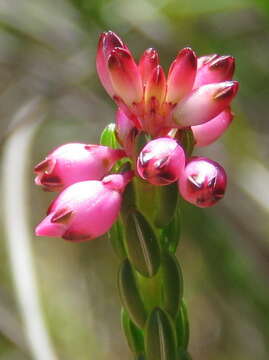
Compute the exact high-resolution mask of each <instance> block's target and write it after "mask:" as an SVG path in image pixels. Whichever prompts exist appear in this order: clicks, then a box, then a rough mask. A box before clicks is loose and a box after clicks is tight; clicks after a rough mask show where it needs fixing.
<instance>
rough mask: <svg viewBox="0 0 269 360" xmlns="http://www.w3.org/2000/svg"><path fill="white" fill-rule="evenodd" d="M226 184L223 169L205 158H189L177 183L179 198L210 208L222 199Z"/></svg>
mask: <svg viewBox="0 0 269 360" xmlns="http://www.w3.org/2000/svg"><path fill="white" fill-rule="evenodd" d="M226 184H227V177H226V173H225V170H224V169H223V167H222V166H220V165H219V164H218V163H217V162H216V161H213V160H210V159H207V158H205V157H192V158H190V159H189V161H188V163H187V165H186V167H185V170H184V172H183V174H182V176H181V177H180V178H179V181H178V186H179V191H180V194H181V196H182V197H183V198H184V199H185V200H186V201H188V202H190V203H192V204H194V205H196V206H199V207H209V206H212V205H214V204H215V203H216V202H217V201H219V200H220V199H222V198H223V196H224V193H225V190H226Z"/></svg>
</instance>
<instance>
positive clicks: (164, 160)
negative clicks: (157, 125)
mask: <svg viewBox="0 0 269 360" xmlns="http://www.w3.org/2000/svg"><path fill="white" fill-rule="evenodd" d="M184 167H185V153H184V150H183V149H182V147H181V146H180V145H179V144H178V143H177V141H176V140H174V139H171V138H168V137H167V138H159V139H155V140H152V141H150V142H149V143H147V145H146V146H145V147H144V148H143V150H142V151H141V152H140V154H139V157H138V159H137V171H138V173H139V175H140V176H141V177H142V178H143V179H144V180H147V181H148V182H149V183H151V184H153V185H168V184H171V183H173V182H175V181H177V180H178V178H179V177H180V175H181V173H182V172H183V170H184Z"/></svg>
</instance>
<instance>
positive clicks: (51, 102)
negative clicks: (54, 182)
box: [0, 0, 269, 360]
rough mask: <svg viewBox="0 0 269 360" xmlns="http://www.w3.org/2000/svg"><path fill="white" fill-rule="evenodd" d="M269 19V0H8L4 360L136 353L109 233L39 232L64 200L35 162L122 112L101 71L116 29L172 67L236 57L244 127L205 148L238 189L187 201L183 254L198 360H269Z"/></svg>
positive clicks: (0, 258) (1, 290)
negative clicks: (206, 200) (102, 54)
mask: <svg viewBox="0 0 269 360" xmlns="http://www.w3.org/2000/svg"><path fill="white" fill-rule="evenodd" d="M268 19H269V2H268V1H267V0H256V1H255V0H218V1H212V0H205V1H199V0H188V1H187V0H184V1H183V0H178V1H174V0H136V1H129V0H126V1H124V0H69V1H68V0H24V1H23V0H1V1H0V130H1V131H0V137H1V155H0V156H1V162H2V168H1V169H2V170H1V174H2V179H1V200H2V201H1V214H2V215H1V222H0V223H1V227H0V229H1V240H2V241H1V252H0V360H17V359H18V360H28V359H38V360H43V359H44V360H56V359H60V360H71V359H72V360H73V359H78V360H86V359H95V360H113V359H115V360H116V359H131V358H132V356H131V354H130V353H129V351H128V349H127V345H126V343H125V339H124V337H123V335H122V333H121V330H120V325H119V323H120V321H119V318H120V303H119V298H118V294H117V289H116V274H117V268H118V260H117V258H116V257H115V255H114V254H113V252H112V249H111V246H110V244H109V242H108V240H107V239H106V238H103V239H100V240H99V239H98V240H95V241H92V242H90V243H85V244H70V243H67V242H64V241H62V240H59V239H46V238H36V237H34V235H33V228H34V225H35V224H37V223H38V221H39V220H40V219H41V218H42V217H43V215H44V213H45V209H46V208H47V206H48V204H49V202H50V200H51V199H52V198H53V195H51V194H47V193H43V192H42V191H41V190H40V189H37V188H35V187H34V185H33V176H32V167H33V165H34V164H35V163H37V162H39V161H40V160H41V159H42V158H44V156H45V155H46V154H47V153H48V152H49V151H50V150H51V149H52V148H53V147H55V146H57V145H60V144H62V143H66V142H69V141H74V142H87V143H94V142H96V141H98V136H99V134H100V132H101V129H102V128H103V127H104V126H105V125H106V124H108V123H109V122H112V121H114V112H115V105H114V104H113V102H112V101H111V100H110V98H109V97H108V96H107V94H106V93H105V91H104V90H103V89H102V87H101V85H100V83H99V80H98V78H97V75H96V71H95V53H96V45H97V41H98V37H99V34H100V32H102V31H104V30H109V29H111V30H113V31H115V32H117V33H118V34H119V35H120V36H121V37H122V38H123V39H124V40H125V41H126V42H127V43H128V45H129V47H130V49H131V50H132V51H133V53H134V54H135V56H136V58H138V56H139V54H141V53H142V52H143V51H144V49H145V48H147V47H155V48H157V49H158V50H159V53H160V57H161V62H162V64H163V65H164V67H165V69H166V70H167V69H168V66H169V63H170V62H171V61H172V60H173V58H174V57H175V55H176V53H177V51H178V50H179V49H181V48H182V47H185V46H191V47H192V48H193V49H194V50H195V51H196V53H197V54H198V55H203V54H208V53H213V52H216V53H220V54H232V55H233V56H235V57H236V61H237V68H236V75H235V78H236V80H239V81H240V84H241V88H240V92H239V95H238V97H237V100H236V101H235V102H234V106H233V110H234V112H235V114H236V116H235V119H234V122H233V124H232V126H231V128H230V130H229V131H228V132H227V134H225V136H224V137H223V138H222V139H221V141H219V142H218V143H216V144H214V145H212V146H210V147H208V148H206V149H204V150H202V151H201V150H198V151H196V153H199V154H204V155H207V156H209V157H211V158H213V159H215V160H217V161H219V162H220V163H221V164H223V165H224V167H225V169H226V170H227V173H228V176H229V187H228V191H227V195H226V197H225V199H224V200H223V201H222V202H221V203H220V204H219V205H217V206H216V207H214V208H212V209H207V210H201V209H196V208H194V207H193V206H188V205H186V204H182V207H183V235H182V239H181V243H180V246H179V249H178V252H177V255H178V257H179V259H180V261H181V263H182V267H183V272H184V277H185V297H186V301H187V303H188V307H189V315H190V322H191V343H190V352H191V354H192V355H193V359H194V360H216V359H218V360H226V359H227V360H228V359H229V360H253V359H257V360H267V359H268V358H269V342H268V338H269V286H268V278H269V238H268V219H269V192H268V184H269V164H268V156H269V141H268V133H269V122H268V102H269V101H268V100H269V71H268V68H269V24H268Z"/></svg>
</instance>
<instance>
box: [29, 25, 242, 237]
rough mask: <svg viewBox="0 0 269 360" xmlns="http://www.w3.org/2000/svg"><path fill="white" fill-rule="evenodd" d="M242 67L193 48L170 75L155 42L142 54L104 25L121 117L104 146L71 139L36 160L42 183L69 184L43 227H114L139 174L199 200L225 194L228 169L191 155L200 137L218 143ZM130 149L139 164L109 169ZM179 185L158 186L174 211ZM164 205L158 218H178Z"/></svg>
mask: <svg viewBox="0 0 269 360" xmlns="http://www.w3.org/2000/svg"><path fill="white" fill-rule="evenodd" d="M234 66H235V60H234V58H233V57H232V56H221V55H217V54H213V55H208V56H202V57H197V56H196V54H195V52H194V51H193V50H192V49H191V48H189V47H186V48H184V49H182V50H181V51H179V52H178V54H177V56H176V58H175V60H174V61H173V62H172V64H171V66H170V68H169V71H168V74H165V72H164V70H163V68H162V66H161V65H160V63H159V55H158V53H157V51H156V50H155V49H153V48H149V49H147V50H145V52H144V53H143V54H142V56H141V58H140V60H139V62H138V63H136V62H135V60H134V58H133V56H132V54H131V51H130V50H129V49H128V47H127V45H126V44H124V42H123V41H122V40H121V39H120V38H119V37H118V36H117V35H116V34H114V33H113V32H111V31H108V32H104V33H103V34H102V35H101V37H100V40H99V44H98V49H97V56H96V67H97V72H98V75H99V78H100V81H101V83H102V84H103V86H104V88H105V89H106V91H107V92H108V94H109V95H110V96H111V97H112V98H113V100H114V101H115V103H116V105H117V111H116V120H115V124H113V126H111V127H107V128H106V130H105V131H104V134H105V135H104V136H102V137H101V139H102V140H101V142H102V145H91V144H90V145H88V144H81V143H70V144H65V145H62V146H60V147H58V148H57V149H55V150H54V151H52V152H51V153H50V154H49V155H48V156H47V157H46V158H45V160H44V161H42V162H41V163H39V164H38V165H37V166H36V167H35V169H34V171H35V174H36V178H35V183H36V184H37V185H40V186H42V187H43V188H44V189H45V190H48V191H62V192H61V193H60V194H59V195H58V197H57V198H56V199H55V200H54V201H53V203H52V205H51V206H50V208H49V211H48V214H47V217H46V218H45V219H44V220H43V221H42V222H41V223H40V224H39V225H38V226H37V228H36V234H37V235H39V236H56V237H62V238H64V239H67V240H71V241H82V240H89V239H93V238H95V237H98V236H100V235H102V234H104V233H105V232H107V231H108V230H109V228H110V227H111V225H112V224H113V223H114V222H115V221H116V219H117V216H118V214H119V211H120V207H121V201H122V193H123V191H124V189H125V187H126V185H127V183H128V182H129V181H131V179H132V177H133V176H137V177H138V178H139V177H140V178H142V179H143V180H144V181H142V183H143V185H145V182H147V183H148V184H147V185H146V188H147V189H150V188H151V186H152V185H153V186H167V185H170V184H172V183H175V182H178V188H179V192H180V194H181V195H182V197H183V198H184V199H186V200H187V201H189V202H191V203H192V204H195V205H196V206H199V207H207V206H211V205H213V204H215V203H216V202H217V201H218V200H220V199H221V198H222V197H223V195H224V192H225V188H226V175H225V171H224V169H223V168H222V167H221V166H220V165H219V164H218V163H216V162H214V161H212V160H209V159H206V158H201V157H194V158H192V157H190V156H191V153H192V150H193V147H194V146H197V147H201V146H207V145H209V144H211V143H213V142H214V141H216V140H217V139H218V138H219V137H220V136H221V135H222V134H223V133H224V131H225V130H226V129H227V128H228V126H229V125H230V123H231V122H232V119H233V113H232V111H231V108H230V105H231V102H232V100H233V99H234V97H235V96H236V94H237V91H238V83H237V82H236V81H233V80H232V77H233V73H234ZM104 145H109V146H110V147H108V146H104ZM112 147H113V148H112ZM123 158H127V159H125V160H124V161H127V162H129V165H130V166H129V168H130V167H131V168H132V169H133V170H134V172H130V171H127V172H123V173H122V172H119V173H118V174H111V175H109V173H110V171H111V170H112V168H113V169H114V170H115V169H116V172H118V171H119V170H118V168H119V166H114V165H115V164H116V162H117V161H118V160H121V159H123ZM138 183H139V181H138V182H134V184H136V185H137V184H138ZM170 189H171V191H170ZM174 189H175V187H174V186H172V187H171V188H167V189H165V188H162V190H161V191H160V192H158V191H159V190H158V189H155V190H156V191H155V190H154V191H153V192H152V193H155V194H157V195H158V194H159V195H158V199H159V200H158V201H159V204H160V203H161V201H162V200H160V199H164V198H165V196H170V200H171V204H170V205H171V206H170V210H169V211H172V210H171V209H174V205H173V204H174V202H173V201H172V200H173V199H172V196H171V194H172V190H173V191H174ZM134 194H135V192H134ZM168 194H170V195H168ZM157 195H156V196H157ZM146 198H149V196H147V197H146ZM170 200H169V201H170ZM158 206H159V205H158ZM167 208H169V206H168V207H167ZM124 209H125V207H124ZM160 209H162V214H161V215H160V217H159V218H156V219H155V220H154V223H155V224H158V226H159V224H161V223H163V224H168V220H169V221H170V218H169V216H170V215H169V214H170V212H169V211H165V210H164V209H165V206H164V207H162V208H160ZM147 211H148V209H147ZM147 211H146V213H147ZM141 221H142V220H141ZM143 221H144V220H143Z"/></svg>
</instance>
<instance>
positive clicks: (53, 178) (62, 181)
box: [34, 143, 125, 191]
mask: <svg viewBox="0 0 269 360" xmlns="http://www.w3.org/2000/svg"><path fill="white" fill-rule="evenodd" d="M123 157H125V152H124V151H123V150H120V149H117V150H114V149H110V148H109V147H107V146H101V145H87V144H80V143H70V144H65V145H62V146H59V147H58V148H57V149H55V150H54V151H52V152H51V153H50V154H49V155H48V156H47V157H46V158H45V160H43V161H42V162H41V163H39V164H38V165H36V167H35V169H34V171H35V173H36V174H37V176H36V178H35V183H36V184H37V185H40V186H42V187H43V188H44V189H45V190H49V191H59V190H63V189H64V188H66V187H67V186H69V185H72V184H74V183H75V182H78V181H84V180H100V179H102V178H103V177H104V176H105V175H107V174H108V173H109V171H110V170H111V168H112V166H113V165H114V164H115V162H116V161H117V160H119V159H121V158H123Z"/></svg>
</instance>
